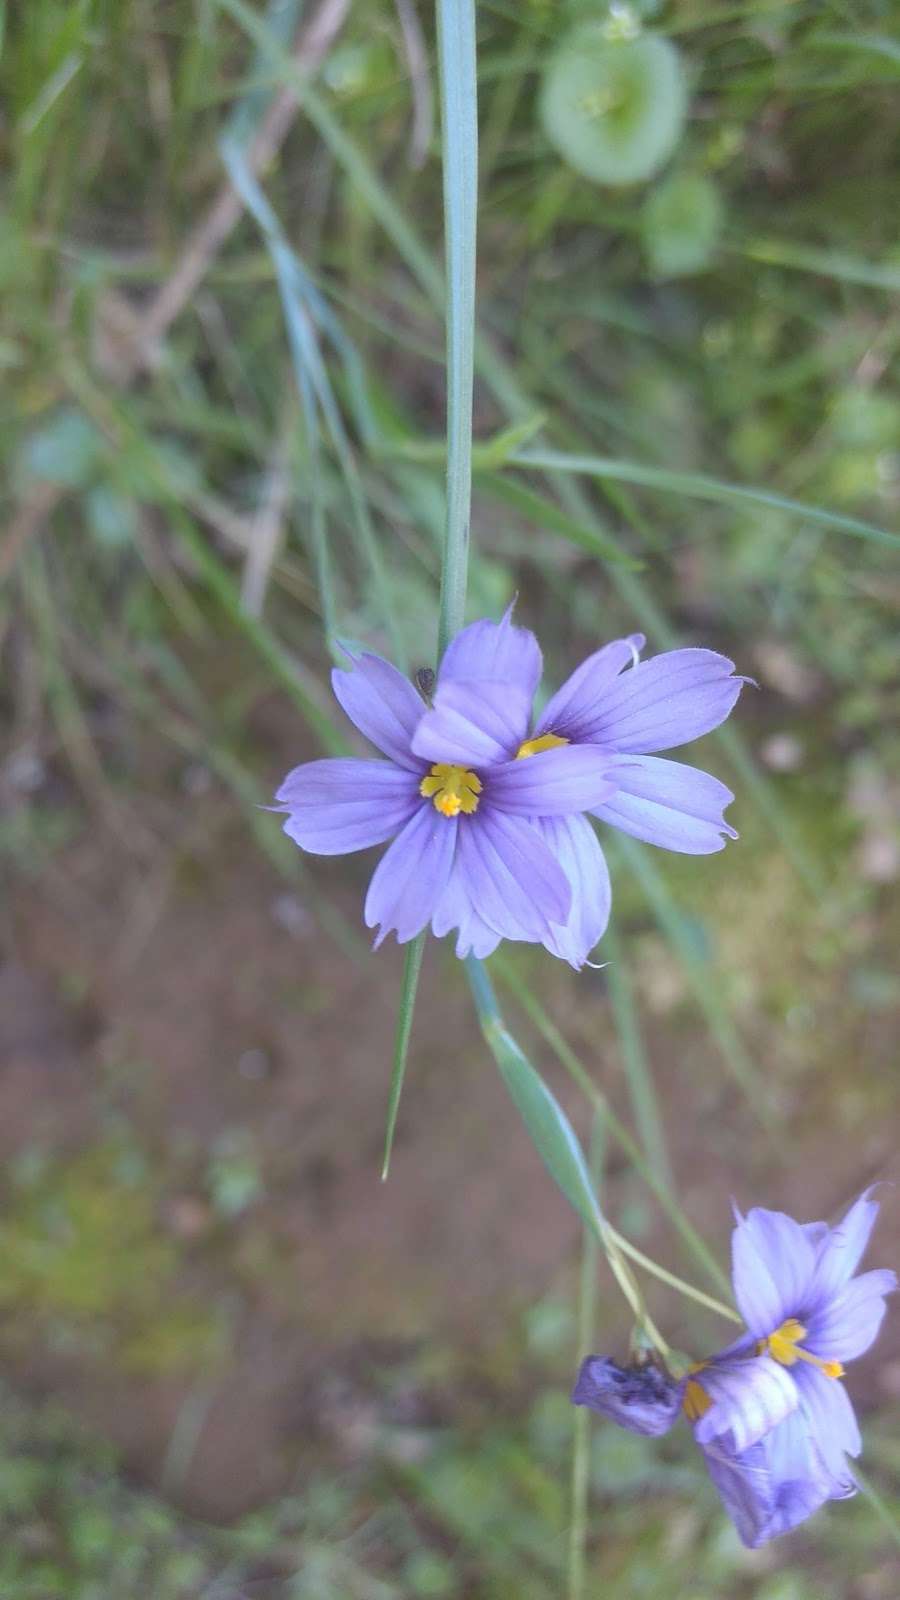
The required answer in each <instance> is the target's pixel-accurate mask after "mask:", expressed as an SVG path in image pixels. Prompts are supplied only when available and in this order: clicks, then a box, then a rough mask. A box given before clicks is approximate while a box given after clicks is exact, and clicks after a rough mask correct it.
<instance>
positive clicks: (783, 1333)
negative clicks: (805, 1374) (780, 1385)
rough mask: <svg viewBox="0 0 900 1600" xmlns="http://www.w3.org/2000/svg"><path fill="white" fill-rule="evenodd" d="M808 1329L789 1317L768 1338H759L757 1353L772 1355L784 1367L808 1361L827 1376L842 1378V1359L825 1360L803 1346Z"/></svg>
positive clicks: (794, 1318)
mask: <svg viewBox="0 0 900 1600" xmlns="http://www.w3.org/2000/svg"><path fill="white" fill-rule="evenodd" d="M807 1332H808V1329H806V1328H804V1326H803V1323H802V1322H799V1321H798V1320H797V1318H796V1317H788V1318H787V1321H786V1322H783V1323H782V1324H781V1327H780V1328H776V1329H775V1332H774V1333H770V1334H769V1336H768V1338H766V1339H759V1340H757V1344H756V1353H757V1355H759V1356H763V1355H767V1354H768V1355H770V1356H771V1357H772V1358H773V1360H775V1361H780V1363H781V1365H782V1366H783V1367H792V1366H793V1365H794V1363H795V1361H808V1362H809V1365H810V1366H811V1367H818V1369H819V1371H820V1372H824V1374H825V1376H826V1378H842V1377H843V1376H844V1369H843V1367H842V1365H841V1363H840V1361H823V1359H822V1357H821V1356H814V1355H813V1353H812V1351H811V1350H804V1349H803V1348H802V1347H801V1344H800V1341H801V1339H805V1338H806V1335H807Z"/></svg>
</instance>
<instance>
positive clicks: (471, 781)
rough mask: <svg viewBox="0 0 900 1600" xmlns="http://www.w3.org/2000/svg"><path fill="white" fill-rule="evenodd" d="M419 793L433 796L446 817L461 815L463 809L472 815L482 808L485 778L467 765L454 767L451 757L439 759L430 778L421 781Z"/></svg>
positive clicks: (436, 806)
mask: <svg viewBox="0 0 900 1600" xmlns="http://www.w3.org/2000/svg"><path fill="white" fill-rule="evenodd" d="M419 793H420V795H422V796H423V797H424V799H426V800H430V801H431V802H432V803H433V805H434V809H435V811H439V812H440V813H441V816H442V817H458V816H459V813H460V812H462V813H463V815H464V816H470V815H471V813H472V812H473V811H477V810H478V796H479V795H480V793H481V779H480V778H479V777H478V775H477V774H476V773H474V772H469V770H468V768H466V767H454V766H451V765H450V763H449V762H447V761H438V762H436V763H435V765H434V766H433V767H432V769H431V771H430V773H429V774H428V777H427V778H423V779H422V782H421V783H420V784H419Z"/></svg>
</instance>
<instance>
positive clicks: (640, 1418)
mask: <svg viewBox="0 0 900 1600" xmlns="http://www.w3.org/2000/svg"><path fill="white" fill-rule="evenodd" d="M683 1393H684V1384H683V1383H676V1382H675V1380H674V1378H670V1377H669V1375H668V1373H666V1372H663V1371H661V1369H660V1368H659V1367H655V1366H653V1365H651V1364H648V1365H646V1366H642V1367H620V1366H618V1365H617V1363H616V1362H615V1361H610V1360H609V1359H608V1357H606V1356H588V1358H587V1360H586V1361H583V1362H582V1364H581V1369H580V1371H579V1373H578V1378H577V1380H576V1383H575V1387H574V1389H573V1390H572V1404H573V1405H574V1406H588V1407H589V1408H590V1410H591V1411H597V1412H599V1414H600V1416H601V1417H608V1418H609V1419H610V1421H611V1422H617V1423H618V1424H619V1426H620V1427H621V1428H627V1429H628V1431H629V1433H642V1434H646V1435H649V1436H651V1437H656V1436H658V1435H659V1434H661V1433H668V1431H669V1429H670V1428H671V1427H672V1425H673V1423H674V1422H676V1421H677V1418H678V1413H679V1411H680V1410H681V1398H682V1395H683Z"/></svg>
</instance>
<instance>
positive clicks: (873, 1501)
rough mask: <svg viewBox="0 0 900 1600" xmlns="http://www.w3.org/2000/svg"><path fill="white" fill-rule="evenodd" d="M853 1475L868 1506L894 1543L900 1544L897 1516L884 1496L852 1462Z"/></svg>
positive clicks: (899, 1524) (899, 1526)
mask: <svg viewBox="0 0 900 1600" xmlns="http://www.w3.org/2000/svg"><path fill="white" fill-rule="evenodd" d="M853 1476H854V1478H855V1479H856V1481H857V1483H858V1484H859V1487H860V1489H861V1490H862V1492H863V1494H864V1495H865V1497H866V1499H867V1500H868V1502H869V1504H870V1506H871V1507H872V1510H873V1511H874V1512H875V1515H876V1517H877V1518H878V1520H879V1522H880V1523H881V1524H882V1526H883V1527H884V1528H886V1529H887V1531H888V1533H889V1534H890V1536H891V1538H892V1539H893V1541H894V1543H895V1544H896V1545H900V1523H898V1521H897V1518H896V1517H895V1515H894V1513H893V1511H892V1510H891V1508H890V1506H889V1505H888V1503H887V1501H886V1500H885V1499H884V1496H883V1495H881V1494H879V1492H878V1490H877V1489H876V1487H875V1485H874V1483H873V1482H872V1480H871V1478H869V1477H868V1476H867V1474H866V1473H864V1472H861V1471H860V1468H859V1467H858V1466H857V1465H856V1463H855V1462H854V1464H853Z"/></svg>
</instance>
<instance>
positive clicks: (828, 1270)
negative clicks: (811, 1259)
mask: <svg viewBox="0 0 900 1600" xmlns="http://www.w3.org/2000/svg"><path fill="white" fill-rule="evenodd" d="M871 1194H872V1190H871V1189H866V1190H865V1192H864V1193H863V1194H861V1195H860V1197H859V1199H858V1200H855V1201H854V1203H853V1205H852V1206H851V1207H850V1210H849V1211H848V1212H847V1215H846V1216H845V1217H843V1218H842V1219H841V1221H840V1222H839V1223H838V1224H837V1226H836V1227H834V1228H829V1227H827V1226H826V1225H825V1224H824V1223H820V1224H818V1225H817V1226H819V1227H822V1228H824V1237H823V1238H822V1241H821V1243H820V1245H819V1249H818V1254H817V1257H816V1267H815V1271H814V1273H813V1279H812V1283H811V1285H810V1289H809V1297H808V1309H812V1307H813V1306H814V1305H816V1304H818V1302H819V1301H825V1300H829V1299H831V1297H832V1296H833V1295H835V1294H837V1292H838V1290H839V1289H842V1288H843V1286H844V1284H845V1283H847V1282H848V1281H849V1279H850V1278H852V1277H853V1274H854V1272H855V1271H856V1268H857V1267H858V1265H859V1263H860V1261H861V1259H862V1256H863V1253H864V1251H865V1248H866V1245H867V1244H868V1242H869V1236H870V1234H871V1232H872V1229H873V1228H874V1226H875V1221H876V1218H877V1216H878V1210H879V1207H878V1202H877V1200H870V1199H869V1196H870V1195H871ZM814 1226H816V1224H814Z"/></svg>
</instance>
